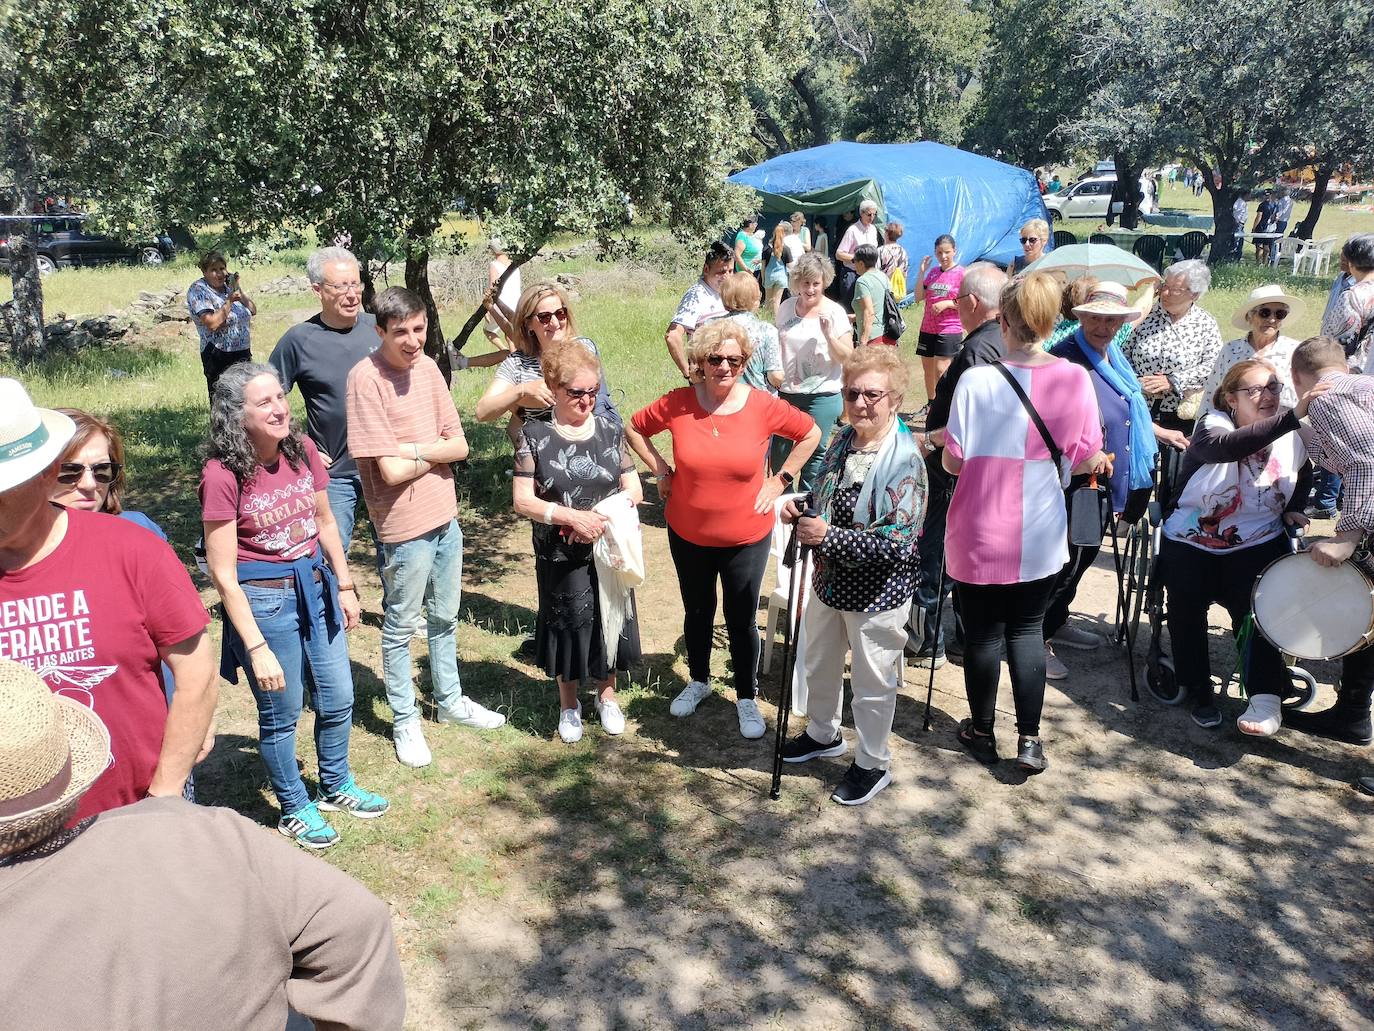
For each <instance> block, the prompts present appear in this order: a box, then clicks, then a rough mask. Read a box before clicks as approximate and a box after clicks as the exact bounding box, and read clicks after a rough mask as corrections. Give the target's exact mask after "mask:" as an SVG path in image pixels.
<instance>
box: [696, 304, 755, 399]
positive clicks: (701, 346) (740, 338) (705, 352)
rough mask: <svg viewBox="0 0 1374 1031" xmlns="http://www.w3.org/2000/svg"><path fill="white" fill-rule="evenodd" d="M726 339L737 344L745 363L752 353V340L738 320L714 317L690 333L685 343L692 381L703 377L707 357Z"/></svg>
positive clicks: (698, 380)
mask: <svg viewBox="0 0 1374 1031" xmlns="http://www.w3.org/2000/svg"><path fill="white" fill-rule="evenodd" d="M727 340H731V341H733V342H734V343H736V344H738V345H739V353H740V354H741V355H743V357H744V361H745V363H746V364H747V363H748V361H749V359H750V358H751V357H753V354H754V342H753V341H752V340H750V339H749V334H748V333H746V332H745V331H744V327H743V326H741V325H740V324H739V323H738V322H732V321H731V320H729V319H716V320H715V321H714V322H708V323H706V325H704V326H702V327H701V328H700V329H699V330H697V331H696V332H695V333H693V334H692V339H691V340H690V341H689V342H688V344H687V367H688V368H689V369H690V370H691V373H692V381H693V382H694V383H699V382H701V380H702V379H704V378H705V376H706V373H705V367H706V359H707V357H709V356H710V354H711V353H712V352H713V351H715V350H716V348H718V347H720V345H721V344H723V343H725V341H727Z"/></svg>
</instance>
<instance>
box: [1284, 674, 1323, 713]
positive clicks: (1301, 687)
mask: <svg viewBox="0 0 1374 1031" xmlns="http://www.w3.org/2000/svg"><path fill="white" fill-rule="evenodd" d="M1288 676H1289V678H1290V679H1291V680H1292V681H1293V690H1294V691H1296V692H1298V693H1297V694H1296V695H1289V696H1288V697H1287V698H1285V699H1284V700H1283V707H1284V709H1285V710H1286V711H1288V712H1303V711H1305V710H1306V709H1308V708H1310V707H1311V705H1312V702H1313V701H1314V700H1315V699H1316V697H1317V681H1316V680H1315V679H1314V678H1313V676H1312V674H1311V673H1309V672H1307V670H1305V669H1303V668H1302V667H1301V666H1289V667H1288Z"/></svg>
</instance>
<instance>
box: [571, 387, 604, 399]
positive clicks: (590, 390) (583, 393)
mask: <svg viewBox="0 0 1374 1031" xmlns="http://www.w3.org/2000/svg"><path fill="white" fill-rule="evenodd" d="M596 390H597V388H596V387H586V388H584V389H582V390H578V389H577V388H576V387H564V388H563V391H564V393H566V394H567V395H568V396H569V397H570V398H572V399H573V400H574V401H581V400H582V399H583V398H585V397H596Z"/></svg>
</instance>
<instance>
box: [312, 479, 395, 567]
mask: <svg viewBox="0 0 1374 1031" xmlns="http://www.w3.org/2000/svg"><path fill="white" fill-rule="evenodd" d="M324 492H325V496H326V497H328V498H329V511H331V512H333V513H334V522H336V523H337V524H338V525H339V542H340V543H341V544H342V545H343V550H344V557H345V558H346V557H347V556H348V549H349V547H350V545H352V543H353V527H354V526H355V525H356V523H357V519H358V502H360V501H362V499H363V481H362V478H361V477H360V476H359V475H358V474H357V473H354V474H353V475H352V476H340V477H338V478H337V479H336V478H334V477H333V476H331V477H330V478H329V486H328V487H326V488H325V490H324ZM367 525H368V529H370V530H371V531H372V544H373V546H374V547H375V548H376V549H377V576H378V577H380V576H381V575H382V542H381V541H380V540H379V539H378V538H377V527H375V526H374V525H373V524H372V520H371V519H368V523H367Z"/></svg>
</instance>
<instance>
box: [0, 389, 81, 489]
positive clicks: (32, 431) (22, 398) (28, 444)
mask: <svg viewBox="0 0 1374 1031" xmlns="http://www.w3.org/2000/svg"><path fill="white" fill-rule="evenodd" d="M75 434H76V423H74V422H72V421H71V419H69V418H68V417H67V416H65V415H63V414H62V413H61V412H54V411H53V410H52V409H50V408H38V407H36V406H35V405H34V403H33V401H31V400H30V399H29V393H28V391H27V390H25V389H24V384H22V383H20V382H19V381H18V380H17V379H4V378H0V491H7V490H9V489H10V488H11V487H17V486H19V485H20V484H21V483H27V482H28V481H29V480H31V479H33V478H34V477H35V476H37V475H38V474H39V473H41V472H42V471H43V470H44V469H46V468H47V467H48V466H50V465H52V464H53V462H54V461H56V459H57V456H58V455H60V454H62V449H63V448H65V447H66V446H67V442H68V441H70V440H71V439H72V437H73V436H74V435H75Z"/></svg>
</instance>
